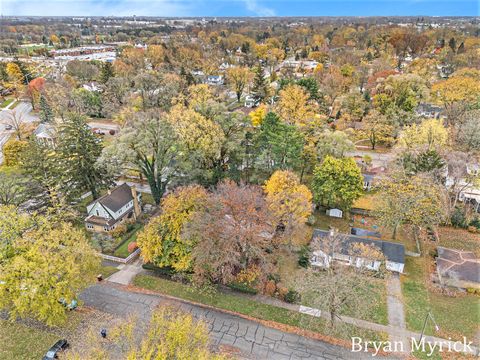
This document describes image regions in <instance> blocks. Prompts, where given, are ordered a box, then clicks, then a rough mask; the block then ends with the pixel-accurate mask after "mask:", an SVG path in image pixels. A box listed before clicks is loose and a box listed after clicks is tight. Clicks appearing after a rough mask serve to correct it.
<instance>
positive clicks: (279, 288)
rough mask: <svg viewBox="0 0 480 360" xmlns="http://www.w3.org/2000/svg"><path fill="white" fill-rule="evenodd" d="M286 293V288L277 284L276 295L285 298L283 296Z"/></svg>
mask: <svg viewBox="0 0 480 360" xmlns="http://www.w3.org/2000/svg"><path fill="white" fill-rule="evenodd" d="M287 293H288V289H287V288H286V287H283V286H277V295H278V298H279V299H280V300H285V296H286V295H287Z"/></svg>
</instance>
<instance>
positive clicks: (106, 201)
mask: <svg viewBox="0 0 480 360" xmlns="http://www.w3.org/2000/svg"><path fill="white" fill-rule="evenodd" d="M140 203H141V194H139V193H137V190H136V188H135V186H133V187H130V186H129V185H128V184H122V185H120V186H117V187H116V188H114V189H113V190H111V191H110V190H109V191H108V193H107V194H106V195H104V196H102V197H100V198H98V199H97V200H95V201H93V202H92V203H91V204H90V205H88V206H87V213H88V216H87V217H86V218H85V226H86V228H87V230H90V231H95V232H109V231H112V230H113V229H115V228H116V227H117V226H118V225H119V224H121V223H123V222H124V221H125V220H127V219H136V218H137V217H138V216H139V215H140V213H141V208H140Z"/></svg>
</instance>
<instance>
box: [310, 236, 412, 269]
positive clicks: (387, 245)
mask: <svg viewBox="0 0 480 360" xmlns="http://www.w3.org/2000/svg"><path fill="white" fill-rule="evenodd" d="M328 235H329V231H328V230H320V229H315V230H314V231H313V236H312V238H317V237H320V238H324V237H327V236H328ZM341 235H342V236H343V239H344V240H343V242H342V247H341V252H342V254H345V255H348V253H349V250H350V245H351V244H354V243H362V244H366V245H374V246H376V247H377V248H378V249H379V250H380V251H381V252H382V253H383V255H385V257H386V258H387V260H388V261H392V262H396V263H399V264H405V246H403V245H402V244H397V243H392V242H388V241H383V240H373V239H368V238H364V237H361V236H356V235H348V234H341Z"/></svg>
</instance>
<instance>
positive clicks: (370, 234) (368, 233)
mask: <svg viewBox="0 0 480 360" xmlns="http://www.w3.org/2000/svg"><path fill="white" fill-rule="evenodd" d="M350 234H352V235H357V236H365V237H376V238H381V237H382V234H380V233H379V232H378V231H371V230H367V229H361V228H356V227H352V229H351V230H350Z"/></svg>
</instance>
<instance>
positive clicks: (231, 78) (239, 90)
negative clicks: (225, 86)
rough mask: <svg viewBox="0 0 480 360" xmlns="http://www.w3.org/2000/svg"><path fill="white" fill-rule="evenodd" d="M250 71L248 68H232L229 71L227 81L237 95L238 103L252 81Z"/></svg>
mask: <svg viewBox="0 0 480 360" xmlns="http://www.w3.org/2000/svg"><path fill="white" fill-rule="evenodd" d="M250 77H251V75H250V70H249V69H248V68H246V67H239V66H236V67H231V68H229V69H228V70H227V81H228V83H229V84H230V87H231V88H232V90H233V91H235V94H236V95H237V101H238V102H240V98H241V97H242V94H243V90H244V89H245V86H247V85H248V83H249V81H250Z"/></svg>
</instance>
